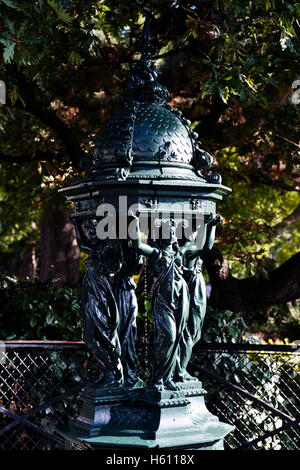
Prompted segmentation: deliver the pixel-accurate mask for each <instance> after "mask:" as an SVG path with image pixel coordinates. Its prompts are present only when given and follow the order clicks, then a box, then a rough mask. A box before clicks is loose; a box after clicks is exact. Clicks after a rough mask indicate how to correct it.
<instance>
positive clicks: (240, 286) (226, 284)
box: [204, 248, 300, 322]
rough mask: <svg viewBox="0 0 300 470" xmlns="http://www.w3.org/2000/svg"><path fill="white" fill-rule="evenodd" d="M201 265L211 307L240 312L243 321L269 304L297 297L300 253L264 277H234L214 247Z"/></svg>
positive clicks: (299, 276) (298, 295)
mask: <svg viewBox="0 0 300 470" xmlns="http://www.w3.org/2000/svg"><path fill="white" fill-rule="evenodd" d="M204 266H205V268H206V269H207V271H208V274H209V278H210V282H211V295H210V299H209V303H210V305H211V306H212V307H213V308H221V309H228V310H232V311H233V312H240V313H241V314H242V315H243V317H244V318H245V321H246V322H247V321H248V322H250V321H251V320H253V318H254V317H255V316H256V315H257V313H259V311H261V310H263V309H265V308H267V307H270V306H271V305H276V304H281V303H286V302H288V301H291V300H295V299H298V298H299V297H300V252H299V253H297V254H295V255H294V256H292V257H291V258H289V259H288V260H287V261H286V262H285V263H283V264H282V265H281V266H280V267H279V268H277V269H274V270H273V271H271V272H269V273H268V276H266V277H264V276H260V277H255V276H251V277H248V278H245V279H237V278H235V277H234V276H232V274H231V271H230V267H229V264H228V261H227V260H226V258H225V257H224V256H223V254H222V253H221V252H220V251H219V250H218V249H217V248H213V249H212V250H211V251H210V252H208V253H207V254H206V256H205V257H204Z"/></svg>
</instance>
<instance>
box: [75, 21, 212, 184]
mask: <svg viewBox="0 0 300 470" xmlns="http://www.w3.org/2000/svg"><path fill="white" fill-rule="evenodd" d="M150 40H151V35H150V30H149V21H147V20H146V21H145V25H144V30H143V46H142V50H141V51H142V54H141V58H140V60H139V61H138V63H137V65H136V67H135V69H134V72H133V75H132V77H131V79H130V80H129V82H128V83H127V84H126V86H125V89H124V91H123V98H124V102H123V107H122V111H121V112H119V113H118V114H116V115H115V116H113V117H112V118H111V119H110V120H109V121H107V122H106V123H105V124H104V126H103V128H102V131H101V132H100V133H99V134H98V136H97V138H96V144H95V148H94V151H93V153H92V154H91V155H90V156H88V157H84V158H83V159H82V161H81V167H82V168H83V169H84V170H87V172H88V174H89V175H90V176H91V177H92V178H93V179H97V180H98V179H100V180H101V179H110V178H116V179H127V178H142V179H143V178H144V179H145V178H146V179H157V178H163V179H165V178H172V179H174V178H179V179H182V178H184V179H191V180H195V179H197V180H199V181H200V180H201V181H202V182H204V181H210V182H214V183H220V182H221V179H220V176H219V175H218V174H216V173H215V174H213V175H210V176H205V175H202V174H201V173H200V170H201V169H203V168H207V167H209V166H211V164H212V162H213V159H212V157H211V155H209V153H208V152H206V151H205V150H203V149H201V148H200V142H198V141H197V140H196V139H197V137H198V135H197V133H195V132H193V131H192V130H191V129H190V128H189V125H190V121H188V120H187V119H184V118H182V116H181V112H180V111H177V110H174V109H172V107H171V106H170V105H168V104H167V103H166V99H167V98H168V97H169V92H168V90H167V89H166V88H165V87H164V86H163V85H161V84H160V83H158V81H157V78H158V72H157V69H156V68H155V66H154V64H153V62H152V58H151V48H152V46H151V41H150Z"/></svg>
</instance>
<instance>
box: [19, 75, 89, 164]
mask: <svg viewBox="0 0 300 470" xmlns="http://www.w3.org/2000/svg"><path fill="white" fill-rule="evenodd" d="M12 74H13V75H14V77H15V79H16V82H17V85H18V87H19V88H20V90H21V92H22V98H23V99H24V102H25V107H24V105H23V103H22V102H21V101H20V100H17V102H16V103H15V105H14V106H13V107H16V108H18V109H22V110H24V111H27V112H29V113H31V114H33V115H34V116H36V117H37V118H38V119H40V120H41V121H42V122H44V123H45V124H47V125H48V126H49V127H50V128H51V129H52V130H53V131H54V132H55V133H56V134H57V135H58V137H59V138H60V140H61V141H62V143H63V144H64V146H65V148H66V151H67V153H68V155H69V157H70V161H72V163H73V164H74V165H75V166H77V165H78V163H79V161H80V159H81V158H82V157H83V156H84V152H83V151H82V149H81V147H80V144H79V142H78V140H77V139H76V137H75V136H74V134H73V132H72V130H71V129H70V127H69V126H68V125H67V124H65V123H64V122H63V120H62V119H61V118H60V117H58V116H57V114H56V112H55V111H53V110H51V109H49V107H48V106H49V102H46V101H45V100H44V99H42V98H41V92H40V91H39V90H38V89H36V88H35V87H34V86H33V85H32V83H29V82H28V80H27V78H26V77H25V76H24V74H22V73H21V72H20V71H18V70H16V68H15V67H13V68H12Z"/></svg>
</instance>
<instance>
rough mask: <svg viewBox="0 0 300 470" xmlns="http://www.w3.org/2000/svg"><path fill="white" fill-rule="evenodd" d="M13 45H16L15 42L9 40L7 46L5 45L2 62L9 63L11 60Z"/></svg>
mask: <svg viewBox="0 0 300 470" xmlns="http://www.w3.org/2000/svg"><path fill="white" fill-rule="evenodd" d="M15 46H16V43H15V42H10V43H9V44H8V45H7V46H5V48H4V51H3V59H4V62H6V63H10V62H11V61H12V58H13V56H14V51H15Z"/></svg>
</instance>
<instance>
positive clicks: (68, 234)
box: [39, 209, 79, 284]
mask: <svg viewBox="0 0 300 470" xmlns="http://www.w3.org/2000/svg"><path fill="white" fill-rule="evenodd" d="M68 216H69V211H62V210H59V209H51V210H49V211H48V212H47V213H46V214H44V216H43V217H42V220H41V224H40V271H39V278H40V280H41V281H46V280H47V279H48V277H49V274H50V272H51V274H53V275H54V276H55V277H59V281H58V284H61V283H62V282H64V281H66V280H70V281H72V282H77V281H78V278H79V248H78V245H77V242H76V236H75V230H74V226H73V225H72V224H71V223H70V222H68Z"/></svg>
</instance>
